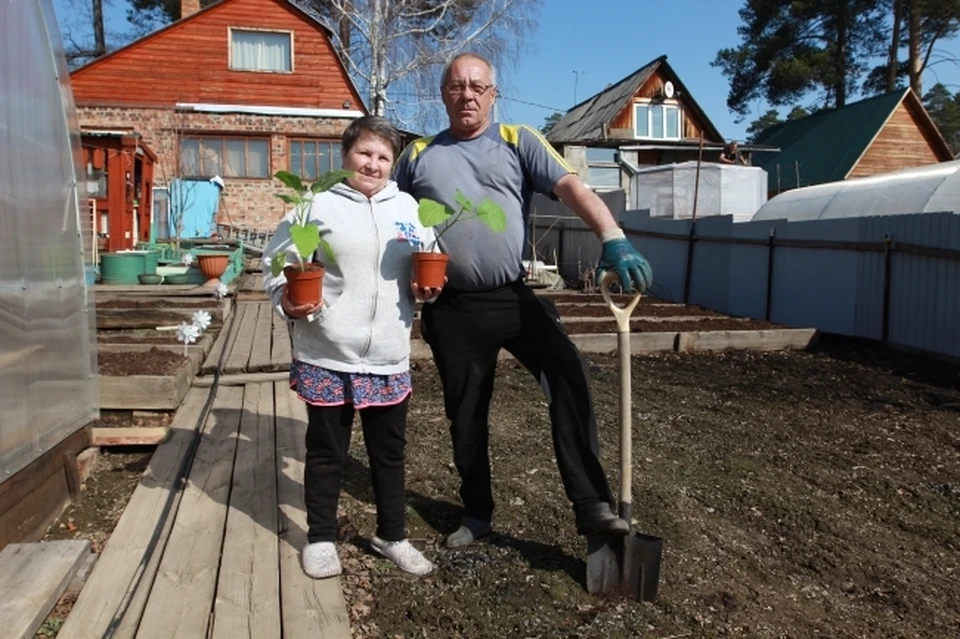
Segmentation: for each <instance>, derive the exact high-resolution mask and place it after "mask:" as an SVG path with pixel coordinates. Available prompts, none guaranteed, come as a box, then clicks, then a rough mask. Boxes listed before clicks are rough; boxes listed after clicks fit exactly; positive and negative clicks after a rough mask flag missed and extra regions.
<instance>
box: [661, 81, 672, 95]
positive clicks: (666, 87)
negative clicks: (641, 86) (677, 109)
mask: <svg viewBox="0 0 960 639" xmlns="http://www.w3.org/2000/svg"><path fill="white" fill-rule="evenodd" d="M663 95H665V96H666V97H667V98H672V97H673V82H671V81H670V80H667V81H666V82H664V83H663Z"/></svg>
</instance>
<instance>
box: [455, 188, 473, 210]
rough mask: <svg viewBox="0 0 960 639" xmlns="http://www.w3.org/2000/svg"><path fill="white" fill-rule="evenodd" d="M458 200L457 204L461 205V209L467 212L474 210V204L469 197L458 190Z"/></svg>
mask: <svg viewBox="0 0 960 639" xmlns="http://www.w3.org/2000/svg"><path fill="white" fill-rule="evenodd" d="M456 199H457V204H458V205H460V208H461V209H463V210H465V211H472V210H473V202H471V201H470V200H468V199H467V196H466V195H464V194H463V192H461V191H460V189H457V195H456Z"/></svg>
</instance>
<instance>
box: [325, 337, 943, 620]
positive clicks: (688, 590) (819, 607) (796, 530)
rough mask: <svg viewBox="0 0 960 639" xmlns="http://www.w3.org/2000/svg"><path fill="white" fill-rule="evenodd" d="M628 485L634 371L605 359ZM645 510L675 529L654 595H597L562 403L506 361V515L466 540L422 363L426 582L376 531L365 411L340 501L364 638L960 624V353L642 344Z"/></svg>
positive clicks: (499, 442)
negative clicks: (628, 400)
mask: <svg viewBox="0 0 960 639" xmlns="http://www.w3.org/2000/svg"><path fill="white" fill-rule="evenodd" d="M589 361H590V367H591V372H592V375H593V384H592V386H593V389H594V391H595V399H596V407H597V413H598V422H599V430H600V441H601V455H602V460H603V463H604V467H605V468H606V470H607V474H608V477H609V478H610V481H611V487H612V488H613V490H614V492H615V493H616V486H617V481H618V480H617V477H618V473H617V464H618V457H617V441H618V440H617V437H618V435H617V433H618V417H617V415H618V400H617V388H618V383H617V379H618V373H617V371H618V368H617V360H616V358H615V357H610V356H590V358H589ZM632 378H633V388H634V398H633V402H634V403H633V409H634V410H633V415H634V425H633V428H634V446H635V448H634V451H635V452H634V475H633V478H634V482H633V483H634V489H633V490H634V516H635V522H634V524H635V528H636V529H638V530H640V531H641V532H645V533H648V534H654V535H658V536H661V537H663V538H664V539H665V544H666V545H665V551H664V552H665V554H664V559H663V569H662V570H663V572H662V579H661V586H660V593H659V596H658V599H657V601H656V602H655V603H654V604H652V605H651V604H640V603H637V602H629V601H620V600H614V599H607V598H604V597H594V596H591V595H589V594H587V593H586V592H585V591H584V588H583V584H584V581H585V575H586V566H585V562H584V559H585V552H586V551H585V543H584V540H583V539H582V538H581V537H578V536H577V535H576V534H575V530H574V522H573V517H572V512H571V510H570V508H569V506H568V502H567V500H566V498H565V497H564V494H563V489H562V486H561V483H560V480H559V476H558V473H557V470H556V462H555V459H554V458H553V449H552V446H551V445H550V443H549V442H550V439H549V432H550V428H549V424H548V420H547V408H546V405H545V403H544V401H543V396H542V392H541V390H540V388H539V386H538V384H537V383H536V381H535V380H533V379H532V378H531V377H530V376H529V374H528V373H526V371H523V370H521V369H519V368H517V366H516V364H515V363H513V362H503V363H501V365H500V368H499V371H498V377H497V382H496V390H495V394H494V401H493V405H492V409H491V414H490V423H491V433H492V434H491V442H490V448H491V458H492V465H493V485H494V492H495V496H496V498H497V500H498V505H497V511H496V515H495V522H494V525H495V533H494V534H492V535H491V536H490V537H489V538H487V539H486V540H484V541H482V542H481V543H478V544H475V545H474V546H472V547H469V548H466V549H462V550H458V551H450V550H447V549H445V548H443V547H442V539H443V535H444V534H446V533H449V532H451V531H452V530H453V529H455V528H456V526H457V522H458V520H459V517H460V514H461V510H460V507H459V505H458V504H459V500H458V497H457V489H458V478H457V474H456V472H455V471H454V470H453V468H452V467H451V465H450V460H451V452H450V443H449V436H448V433H447V421H446V419H445V418H444V416H443V406H442V399H441V392H440V387H439V380H438V378H437V376H436V373H435V371H434V368H433V366H432V365H430V364H429V363H423V364H422V365H420V366H418V367H417V368H416V370H415V371H414V389H415V394H414V397H413V400H412V402H411V407H410V419H409V426H408V430H407V438H408V444H407V477H408V480H407V496H408V505H409V508H408V522H407V526H408V532H409V534H410V537H411V539H412V541H413V542H414V543H415V545H417V546H418V547H420V548H421V549H422V550H424V551H425V552H426V554H427V555H428V557H430V558H431V559H433V560H434V561H435V562H436V563H437V571H436V573H435V574H434V575H432V576H430V577H428V578H423V579H411V578H407V577H406V576H403V575H401V574H399V573H398V571H396V570H395V569H394V568H393V567H392V566H391V565H390V564H389V563H387V562H386V561H385V560H383V559H380V558H377V557H375V556H373V555H371V554H370V553H369V551H368V550H367V542H366V539H368V538H369V536H370V535H372V534H373V531H374V530H375V515H374V510H373V508H372V503H373V496H372V494H371V489H370V484H369V477H368V470H367V464H366V453H365V451H364V449H363V446H362V444H361V442H358V441H357V439H362V437H360V434H359V429H357V430H356V431H355V434H354V438H355V441H354V446H353V447H352V450H351V452H350V460H351V463H350V466H349V468H348V473H347V477H346V478H345V487H344V491H343V497H342V498H341V532H342V534H343V536H344V542H343V543H341V544H340V554H341V559H342V563H343V566H344V575H343V577H342V579H341V583H342V584H343V587H344V592H345V597H346V601H347V603H348V607H349V609H350V615H351V624H352V628H353V629H354V636H355V637H361V638H368V637H369V638H372V637H471V638H472V637H493V638H505V637H571V638H572V637H615V638H620V637H623V638H626V637H658V638H662V637H698V638H699V637H761V638H766V637H770V638H773V637H815V636H824V637H884V638H887V637H947V636H956V630H957V628H958V627H960V607H958V605H957V600H956V594H957V592H960V430H958V428H957V424H958V418H960V371H958V369H957V368H953V367H949V366H943V365H939V364H935V363H932V362H930V361H929V360H926V359H922V358H916V357H911V356H906V355H902V354H896V353H891V352H888V351H886V350H883V349H879V348H872V347H864V346H857V345H854V346H851V345H850V343H849V342H845V341H837V340H830V339H824V340H822V342H821V345H820V346H818V347H817V348H816V349H815V350H813V351H811V352H802V353H794V352H783V353H779V352H778V353H752V352H730V353H720V354H679V353H666V354H658V355H653V356H645V357H635V358H634V359H633V371H632Z"/></svg>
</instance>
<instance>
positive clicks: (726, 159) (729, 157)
mask: <svg viewBox="0 0 960 639" xmlns="http://www.w3.org/2000/svg"><path fill="white" fill-rule="evenodd" d="M720 162H722V163H723V164H742V165H746V163H747V160H746V158H744V157H743V154H742V153H740V146H739V145H738V144H737V142H736V140H733V141H732V142H730V144H728V145H727V146H725V147H723V151H721V152H720Z"/></svg>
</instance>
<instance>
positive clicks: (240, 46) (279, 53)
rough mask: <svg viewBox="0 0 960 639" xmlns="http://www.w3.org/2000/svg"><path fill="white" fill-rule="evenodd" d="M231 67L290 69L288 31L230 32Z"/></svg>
mask: <svg viewBox="0 0 960 639" xmlns="http://www.w3.org/2000/svg"><path fill="white" fill-rule="evenodd" d="M231 33H232V35H233V42H232V43H231V47H232V51H231V55H232V65H231V66H232V68H234V69H249V70H254V71H287V72H289V71H292V70H293V69H292V64H291V61H292V56H291V50H290V34H289V33H268V32H262V31H238V30H234V31H232V32H231Z"/></svg>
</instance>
